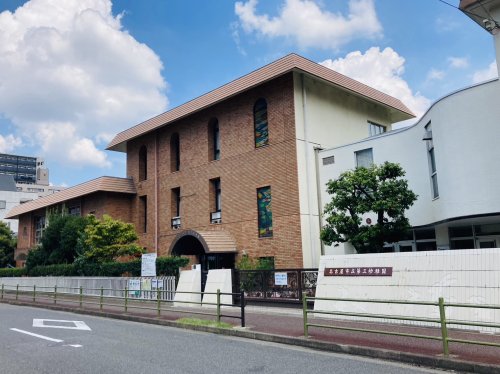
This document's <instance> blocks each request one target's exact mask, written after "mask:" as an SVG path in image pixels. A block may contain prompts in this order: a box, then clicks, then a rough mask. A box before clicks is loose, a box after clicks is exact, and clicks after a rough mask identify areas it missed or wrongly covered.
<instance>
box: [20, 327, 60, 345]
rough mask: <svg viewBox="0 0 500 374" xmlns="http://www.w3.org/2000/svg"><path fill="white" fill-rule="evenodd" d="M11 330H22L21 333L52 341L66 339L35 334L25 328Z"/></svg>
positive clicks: (57, 341) (56, 341)
mask: <svg viewBox="0 0 500 374" xmlns="http://www.w3.org/2000/svg"><path fill="white" fill-rule="evenodd" d="M11 330H12V331H17V332H20V333H21V334H26V335H31V336H34V337H35V338H40V339H45V340H48V341H50V342H55V343H62V342H63V341H64V340H60V339H54V338H49V337H48V336H43V335H38V334H34V333H32V332H29V331H24V330H19V329H11Z"/></svg>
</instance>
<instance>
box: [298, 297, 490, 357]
mask: <svg viewBox="0 0 500 374" xmlns="http://www.w3.org/2000/svg"><path fill="white" fill-rule="evenodd" d="M313 300H314V301H315V300H323V301H334V302H335V301H338V302H347V303H349V302H352V303H376V304H399V305H420V306H431V307H437V308H439V318H426V317H412V316H397V315H387V314H374V313H355V312H345V311H334V310H308V306H307V304H308V301H313ZM447 307H450V308H451V307H455V308H478V309H490V310H500V305H479V304H460V303H445V301H444V298H442V297H440V298H439V300H438V302H425V301H400V300H375V299H347V298H324V297H309V296H307V295H306V294H305V293H303V294H302V308H303V319H304V337H306V338H307V337H309V327H319V328H326V329H336V330H345V331H357V332H367V333H374V334H384V335H395V336H403V337H411V338H419V339H430V340H440V341H441V342H442V345H443V355H444V356H445V357H448V356H449V353H450V352H449V343H450V342H455V343H464V344H474V345H483V346H492V347H500V343H494V342H487V341H476V340H466V339H456V338H451V337H450V336H449V331H448V326H450V325H453V326H462V327H463V326H474V327H488V328H497V329H500V324H498V323H486V322H475V321H465V320H447V318H446V308H447ZM309 313H313V314H315V315H334V316H347V317H354V318H365V319H366V318H370V319H386V320H396V321H402V322H409V321H412V322H425V323H430V324H434V325H437V326H439V327H440V330H441V335H440V336H433V335H424V334H412V333H404V332H397V331H386V330H375V329H366V328H360V327H348V326H338V325H326V324H319V323H310V322H309V320H308V314H309Z"/></svg>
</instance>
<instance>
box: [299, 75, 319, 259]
mask: <svg viewBox="0 0 500 374" xmlns="http://www.w3.org/2000/svg"><path fill="white" fill-rule="evenodd" d="M300 78H301V85H302V120H303V123H304V143H305V151H306V186H307V200H308V210H309V214H308V215H309V245H310V252H311V261H312V265H313V267H316V266H317V264H318V263H319V262H318V260H317V259H316V248H315V246H314V239H313V232H314V225H313V219H312V218H313V217H312V216H313V214H312V206H313V201H312V194H311V180H315V178H314V176H311V167H310V160H311V156H310V155H309V137H308V131H307V127H308V126H307V110H306V108H307V96H306V86H305V83H304V74H301V76H300Z"/></svg>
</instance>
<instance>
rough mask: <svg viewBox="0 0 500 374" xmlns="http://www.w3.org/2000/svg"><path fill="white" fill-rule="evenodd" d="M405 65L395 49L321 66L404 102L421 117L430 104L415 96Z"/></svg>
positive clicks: (372, 50)
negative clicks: (406, 79)
mask: <svg viewBox="0 0 500 374" xmlns="http://www.w3.org/2000/svg"><path fill="white" fill-rule="evenodd" d="M404 63H405V59H404V58H403V57H401V56H400V55H399V54H398V53H397V52H395V51H394V50H393V49H392V48H385V49H384V50H383V51H380V48H378V47H372V48H370V49H369V50H367V51H366V53H365V54H362V53H361V52H360V51H356V52H351V53H349V54H348V55H347V56H346V57H345V58H338V59H336V60H331V59H330V60H325V61H323V62H320V64H321V65H324V66H326V67H328V68H330V69H333V70H335V71H337V72H339V73H341V74H344V75H347V76H349V77H351V78H353V79H356V80H358V81H360V82H362V83H364V84H367V85H369V86H371V87H373V88H376V89H377V90H379V91H382V92H384V93H386V94H388V95H391V96H393V97H395V98H397V99H400V100H401V101H402V102H403V103H404V104H405V105H407V106H408V107H409V108H410V109H411V110H412V111H413V112H414V113H415V114H416V115H417V117H419V116H421V115H422V114H423V113H424V112H425V111H426V110H427V108H428V107H429V105H430V100H429V99H427V98H426V97H424V96H422V95H421V94H420V93H418V92H417V93H413V92H412V90H411V88H410V87H409V86H408V83H407V82H406V81H405V80H404V79H403V77H402V75H403V73H404Z"/></svg>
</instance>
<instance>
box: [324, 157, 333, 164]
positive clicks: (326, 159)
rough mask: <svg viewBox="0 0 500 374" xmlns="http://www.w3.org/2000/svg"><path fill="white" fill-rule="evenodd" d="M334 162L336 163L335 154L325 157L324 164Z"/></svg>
mask: <svg viewBox="0 0 500 374" xmlns="http://www.w3.org/2000/svg"><path fill="white" fill-rule="evenodd" d="M334 163H335V156H329V157H325V158H324V159H323V165H331V164H334Z"/></svg>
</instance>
